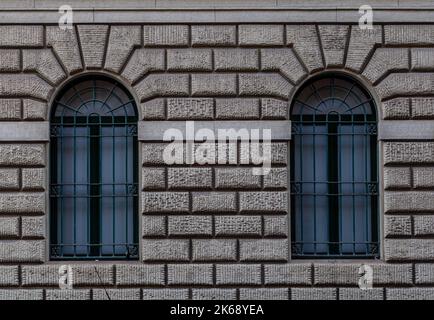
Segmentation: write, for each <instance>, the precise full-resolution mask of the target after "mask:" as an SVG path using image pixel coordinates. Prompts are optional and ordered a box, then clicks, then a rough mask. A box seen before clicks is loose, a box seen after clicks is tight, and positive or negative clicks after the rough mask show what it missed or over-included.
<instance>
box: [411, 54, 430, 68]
mask: <svg viewBox="0 0 434 320" xmlns="http://www.w3.org/2000/svg"><path fill="white" fill-rule="evenodd" d="M411 69H412V70H417V71H432V70H434V49H433V48H415V49H411Z"/></svg>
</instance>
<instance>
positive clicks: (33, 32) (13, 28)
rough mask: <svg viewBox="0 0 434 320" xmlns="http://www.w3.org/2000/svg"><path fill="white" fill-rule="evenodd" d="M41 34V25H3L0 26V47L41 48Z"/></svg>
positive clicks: (42, 41) (42, 38) (42, 36)
mask: <svg viewBox="0 0 434 320" xmlns="http://www.w3.org/2000/svg"><path fill="white" fill-rule="evenodd" d="M57 28H58V27H57ZM43 33H44V27H43V26H41V25H39V26H37V25H6V26H5V25H3V26H0V34H1V35H2V36H1V38H0V47H42V46H43V45H44V35H43Z"/></svg>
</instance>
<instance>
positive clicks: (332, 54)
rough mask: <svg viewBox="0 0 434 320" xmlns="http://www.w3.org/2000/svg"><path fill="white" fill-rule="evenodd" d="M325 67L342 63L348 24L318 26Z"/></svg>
mask: <svg viewBox="0 0 434 320" xmlns="http://www.w3.org/2000/svg"><path fill="white" fill-rule="evenodd" d="M318 29H319V35H320V38H321V44H322V49H323V52H324V59H325V63H326V66H327V67H334V66H342V65H343V64H344V55H345V48H346V45H347V37H348V34H349V26H345V25H322V26H319V27H318Z"/></svg>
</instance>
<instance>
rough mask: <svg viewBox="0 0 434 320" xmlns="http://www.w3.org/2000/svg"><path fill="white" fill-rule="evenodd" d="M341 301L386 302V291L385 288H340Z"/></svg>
mask: <svg viewBox="0 0 434 320" xmlns="http://www.w3.org/2000/svg"><path fill="white" fill-rule="evenodd" d="M339 300H384V290H383V288H373V289H370V290H361V289H359V288H339Z"/></svg>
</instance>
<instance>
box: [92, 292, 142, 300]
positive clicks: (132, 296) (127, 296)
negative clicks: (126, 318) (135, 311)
mask: <svg viewBox="0 0 434 320" xmlns="http://www.w3.org/2000/svg"><path fill="white" fill-rule="evenodd" d="M92 300H140V289H92Z"/></svg>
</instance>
